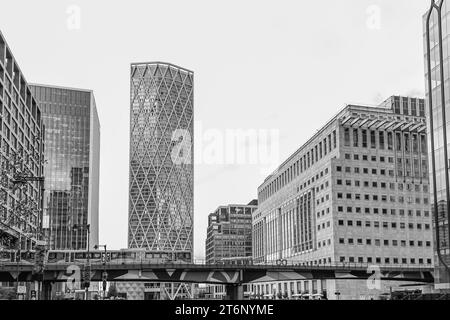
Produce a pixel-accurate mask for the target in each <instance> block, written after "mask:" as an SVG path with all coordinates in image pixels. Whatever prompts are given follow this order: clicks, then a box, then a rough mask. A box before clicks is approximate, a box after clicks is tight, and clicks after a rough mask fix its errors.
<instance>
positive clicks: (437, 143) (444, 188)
mask: <svg viewBox="0 0 450 320" xmlns="http://www.w3.org/2000/svg"><path fill="white" fill-rule="evenodd" d="M449 19H450V7H449V2H448V1H444V0H439V1H432V2H431V6H430V9H429V11H428V12H427V13H426V14H425V16H424V39H425V46H424V47H425V79H426V101H427V121H428V137H429V141H430V143H429V145H430V153H429V154H430V162H431V164H432V167H431V169H432V170H431V182H432V192H433V199H432V209H433V227H434V231H435V232H434V244H435V246H434V247H435V265H436V272H435V278H436V288H437V289H447V290H448V289H450V275H449V269H448V267H449V264H450V246H449V241H450V237H449V227H448V225H449V201H450V182H449V179H450V178H449V165H450V164H449V162H450V158H449V153H448V148H449V141H450V140H449V133H450V118H448V117H449V116H450V101H449V99H450V82H449V81H450V65H449V61H450V53H449V39H450V25H449V24H448V21H449Z"/></svg>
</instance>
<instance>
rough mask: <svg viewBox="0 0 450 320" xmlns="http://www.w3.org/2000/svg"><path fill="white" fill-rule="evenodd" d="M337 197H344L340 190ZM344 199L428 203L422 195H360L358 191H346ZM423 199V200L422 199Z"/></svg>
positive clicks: (427, 199)
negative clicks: (355, 192) (353, 192)
mask: <svg viewBox="0 0 450 320" xmlns="http://www.w3.org/2000/svg"><path fill="white" fill-rule="evenodd" d="M337 198H338V199H344V194H343V193H341V192H338V193H337ZM345 199H347V200H355V201H359V200H365V201H382V202H392V203H395V202H398V203H409V204H412V203H415V204H421V203H422V202H423V204H425V205H428V204H429V201H430V200H429V198H427V197H424V198H423V199H422V198H420V197H415V198H413V197H412V196H406V197H405V196H398V197H396V196H387V195H381V196H379V195H377V194H373V195H370V194H364V195H361V194H359V193H357V194H354V195H353V194H352V193H347V194H345ZM422 200H423V201H422Z"/></svg>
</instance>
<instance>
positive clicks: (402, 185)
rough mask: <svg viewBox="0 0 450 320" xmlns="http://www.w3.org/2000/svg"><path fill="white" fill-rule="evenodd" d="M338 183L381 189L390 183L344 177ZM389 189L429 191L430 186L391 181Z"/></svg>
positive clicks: (337, 180) (347, 185) (340, 184)
mask: <svg viewBox="0 0 450 320" xmlns="http://www.w3.org/2000/svg"><path fill="white" fill-rule="evenodd" d="M336 184H337V185H338V186H343V185H345V186H346V187H352V186H355V187H364V188H381V189H387V188H388V183H387V182H379V181H372V182H370V181H363V183H362V184H361V181H359V180H354V181H352V180H345V181H344V180H342V179H336ZM389 189H390V190H398V191H404V190H406V191H411V192H412V191H415V192H421V191H423V192H426V193H427V192H429V188H428V185H426V184H424V185H420V184H412V183H403V182H400V183H393V182H390V183H389Z"/></svg>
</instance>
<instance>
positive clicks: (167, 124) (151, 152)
mask: <svg viewBox="0 0 450 320" xmlns="http://www.w3.org/2000/svg"><path fill="white" fill-rule="evenodd" d="M193 108H194V73H193V72H192V71H189V70H186V69H184V68H180V67H177V66H175V65H172V64H168V63H161V62H154V63H135V64H132V65H131V139H130V140H131V141H130V198H129V233H128V245H129V248H133V249H134V248H144V249H147V250H152V251H165V252H180V251H184V252H191V253H192V250H193V200H194V199H193V195H194V186H193V182H194V181H193V171H194V169H193V143H192V139H191V138H192V137H193V129H194V124H193Z"/></svg>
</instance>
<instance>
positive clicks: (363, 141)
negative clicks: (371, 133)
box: [362, 130, 367, 148]
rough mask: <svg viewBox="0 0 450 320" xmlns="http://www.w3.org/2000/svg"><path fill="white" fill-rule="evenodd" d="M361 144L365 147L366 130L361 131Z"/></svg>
mask: <svg viewBox="0 0 450 320" xmlns="http://www.w3.org/2000/svg"><path fill="white" fill-rule="evenodd" d="M362 146H363V148H367V131H366V130H363V131H362Z"/></svg>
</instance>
